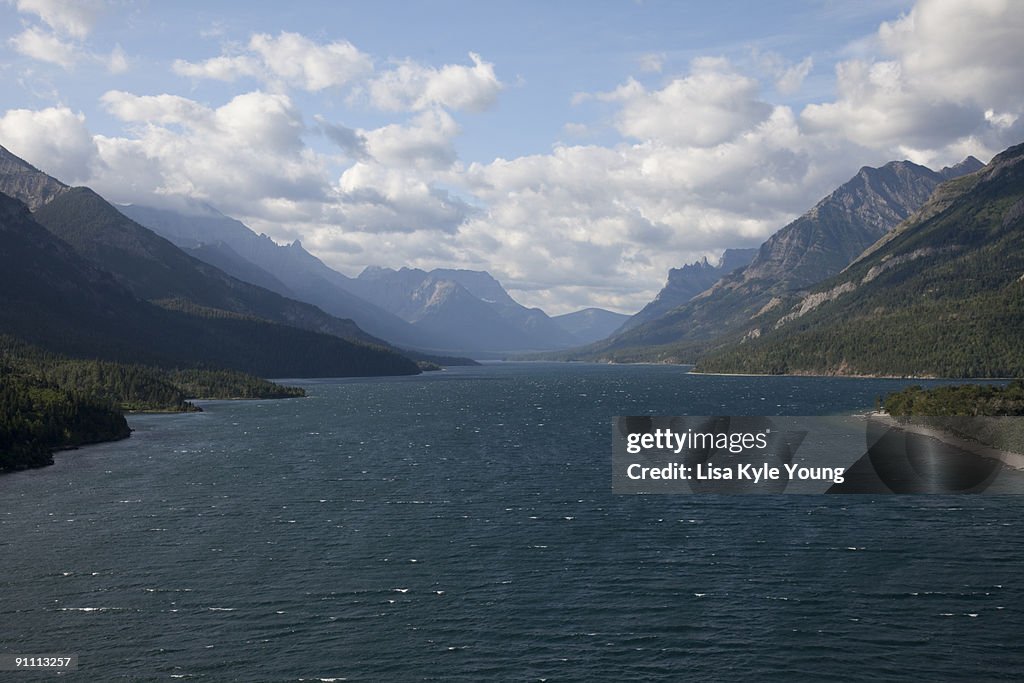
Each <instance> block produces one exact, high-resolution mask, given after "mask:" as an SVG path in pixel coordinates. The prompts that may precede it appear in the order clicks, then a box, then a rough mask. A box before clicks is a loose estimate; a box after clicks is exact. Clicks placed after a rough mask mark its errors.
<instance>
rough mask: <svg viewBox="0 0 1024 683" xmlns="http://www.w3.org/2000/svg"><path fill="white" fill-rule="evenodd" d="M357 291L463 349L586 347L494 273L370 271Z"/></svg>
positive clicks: (354, 287) (355, 286)
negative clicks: (529, 305) (510, 291)
mask: <svg viewBox="0 0 1024 683" xmlns="http://www.w3.org/2000/svg"><path fill="white" fill-rule="evenodd" d="M352 291H353V292H355V293H356V294H358V295H360V296H362V297H363V298H365V299H367V300H368V301H371V302H373V303H375V304H377V305H378V306H380V307H381V308H383V309H385V310H387V311H390V312H392V313H394V314H395V315H397V316H399V317H400V318H402V319H403V320H406V321H407V322H409V323H411V324H412V325H413V326H414V327H416V328H417V329H421V330H424V331H425V332H426V333H428V334H430V335H433V336H435V337H440V336H445V335H447V336H449V337H450V339H451V341H450V342H449V343H455V344H459V345H460V347H459V348H457V349H456V350H459V351H478V352H480V351H482V352H490V353H495V352H497V353H500V352H506V351H520V350H542V349H552V348H565V347H569V346H573V345H577V344H580V343H581V341H580V339H579V338H578V337H576V336H575V335H573V334H572V333H570V332H568V331H567V330H566V329H564V328H563V327H561V326H560V325H559V324H558V323H557V322H555V321H554V320H552V319H551V318H550V317H548V315H547V314H546V313H544V311H542V310H540V309H539V308H527V307H525V306H523V305H521V304H519V303H518V302H516V301H515V300H514V299H513V298H512V297H511V296H509V294H508V292H506V291H505V289H504V288H503V287H502V286H501V284H500V283H499V282H498V281H497V280H495V279H494V278H493V277H491V276H490V275H489V274H488V273H486V272H483V271H474V270H454V269H444V268H438V269H435V270H432V271H429V272H427V271H424V270H420V269H418V268H402V269H400V270H393V269H391V268H373V267H371V268H367V269H365V270H364V271H363V272H362V273H360V274H359V277H358V278H356V279H355V280H354V281H353V282H352Z"/></svg>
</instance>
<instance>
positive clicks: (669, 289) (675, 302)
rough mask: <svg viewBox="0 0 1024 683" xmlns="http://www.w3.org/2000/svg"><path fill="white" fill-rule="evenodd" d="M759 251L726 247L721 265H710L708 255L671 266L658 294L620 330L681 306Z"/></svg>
mask: <svg viewBox="0 0 1024 683" xmlns="http://www.w3.org/2000/svg"><path fill="white" fill-rule="evenodd" d="M756 254H757V249H726V250H725V252H724V253H723V254H722V258H721V260H720V261H719V263H718V265H715V266H713V265H711V264H710V263H708V260H707V259H706V258H705V259H703V260H701V261H696V262H694V263H691V264H689V265H685V266H683V267H682V268H672V269H671V270H669V271H668V281H667V282H666V283H665V286H664V287H663V288H662V290H661V291H660V292H658V296H656V297H655V298H654V300H653V301H651V302H650V303H649V304H647V305H646V306H644V307H643V308H642V309H640V311H639V312H638V313H637V314H636V315H634V316H633V317H631V318H630V319H629V320H627V321H626V322H625V323H624V324H623V325H622V327H621V329H620V330H618V331H619V332H625V331H626V330H629V329H632V328H634V327H637V326H639V325H642V324H644V323H646V322H650V321H652V320H655V319H656V318H660V317H661V316H663V315H665V314H666V313H668V312H669V311H671V310H672V309H673V308H677V307H679V306H682V305H683V304H685V303H686V302H687V301H689V300H690V299H692V298H693V297H695V296H697V295H698V294H700V293H701V292H703V291H704V290H706V289H707V288H709V287H711V285H713V284H715V283H716V282H718V281H719V280H720V279H721V278H722V276H724V275H728V274H729V273H731V272H733V271H734V270H736V269H737V268H742V267H743V266H746V265H747V264H749V263H750V262H751V260H753V258H754V256H755V255H756ZM613 331H615V330H613Z"/></svg>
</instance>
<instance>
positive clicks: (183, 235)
mask: <svg viewBox="0 0 1024 683" xmlns="http://www.w3.org/2000/svg"><path fill="white" fill-rule="evenodd" d="M167 201H168V202H170V201H174V204H173V205H172V206H169V207H162V208H158V207H150V206H140V205H134V204H132V205H127V206H119V207H118V209H119V210H120V211H121V213H123V214H124V215H125V216H127V217H129V218H131V219H132V220H134V221H136V222H138V223H139V224H141V225H144V226H146V227H147V228H149V229H150V230H153V231H154V232H156V233H157V234H159V235H161V236H163V237H165V238H167V239H168V240H170V241H171V242H173V243H174V244H176V245H177V246H179V247H181V248H183V249H187V250H191V249H196V250H198V251H195V252H193V253H194V254H195V255H196V256H197V257H198V258H201V259H203V260H207V259H208V258H209V259H210V260H209V261H207V262H209V263H213V264H214V265H217V266H218V267H220V266H221V265H222V264H224V261H223V258H224V255H223V254H220V253H218V251H222V250H221V249H218V250H212V251H211V250H209V249H204V248H203V247H205V246H206V245H211V244H213V245H217V244H223V245H226V246H227V247H228V248H230V249H231V250H232V251H233V252H234V253H235V255H237V256H238V257H241V258H242V259H244V260H245V261H248V262H249V263H250V264H252V265H251V266H244V267H243V266H241V265H240V264H236V266H235V267H233V268H232V269H231V270H227V269H225V270H226V272H229V273H231V274H232V275H234V276H235V277H238V278H239V279H241V280H244V281H246V282H253V284H260V285H261V286H267V285H266V284H264V283H267V284H273V285H274V286H268V287H267V288H268V289H271V290H272V291H275V292H277V293H278V294H281V295H284V296H288V297H293V298H296V299H298V300H300V301H304V302H306V303H310V304H313V305H314V306H318V307H319V308H321V309H323V310H324V311H326V312H327V313H330V314H331V315H334V316H337V317H341V318H349V319H351V320H353V321H355V323H356V324H357V325H359V327H360V328H362V329H364V330H366V331H367V332H369V333H370V334H372V335H374V336H376V337H380V338H382V339H386V340H388V341H389V342H391V343H392V344H397V345H399V346H408V347H413V348H421V349H424V348H425V349H444V348H446V347H445V342H444V340H443V339H436V338H433V337H431V336H430V335H426V334H424V333H423V331H420V330H416V329H415V328H413V327H412V326H411V325H410V324H409V323H407V322H406V321H404V320H402V319H401V318H399V317H398V316H395V315H394V314H392V313H389V312H388V311H385V310H383V309H381V308H380V307H378V306H375V305H373V304H372V303H370V302H368V301H365V300H364V299H362V298H360V297H358V296H356V295H355V294H353V293H352V291H351V289H350V288H351V287H352V285H351V283H352V278H349V277H346V276H345V275H342V274H341V273H339V272H337V271H335V270H333V269H331V268H329V267H328V266H327V265H325V264H324V263H323V262H322V261H321V260H320V259H318V258H316V257H315V256H313V255H312V254H310V253H309V252H308V251H306V250H305V249H304V248H303V246H302V244H301V243H300V242H299V241H298V240H296V241H294V242H292V243H291V244H289V245H279V244H277V243H276V242H274V240H272V239H271V238H270V237H268V236H266V235H257V234H256V233H255V232H253V231H252V230H251V229H250V228H249V227H248V226H246V225H245V224H244V223H242V222H241V221H237V220H235V219H234V218H230V217H229V216H225V215H224V214H222V213H220V212H219V211H217V210H216V209H214V208H213V207H211V206H209V205H207V204H204V203H202V202H197V201H194V200H189V199H178V200H167ZM253 268H255V269H258V271H255V270H253ZM259 271H261V272H260V274H259V275H258V276H257V277H258V279H259V280H260V282H257V281H255V280H251V279H249V277H252V276H253V274H254V273H257V272H259ZM264 273H265V274H266V275H269V276H270V277H272V278H274V280H275V281H276V282H268V281H267V279H266V275H264Z"/></svg>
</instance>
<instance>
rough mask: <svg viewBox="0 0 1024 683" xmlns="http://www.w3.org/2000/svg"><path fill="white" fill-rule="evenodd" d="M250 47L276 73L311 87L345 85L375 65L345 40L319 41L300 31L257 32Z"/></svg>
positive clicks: (293, 82)
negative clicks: (321, 43)
mask: <svg viewBox="0 0 1024 683" xmlns="http://www.w3.org/2000/svg"><path fill="white" fill-rule="evenodd" d="M249 49H250V50H252V51H253V52H255V53H257V54H258V55H259V56H260V57H261V58H262V60H263V63H264V64H265V65H266V66H267V68H268V69H270V71H271V73H273V74H274V75H275V76H278V77H280V78H282V79H284V80H285V81H286V82H287V83H289V84H290V85H294V86H297V87H300V88H303V89H305V90H311V91H317V90H323V89H324V88H329V87H334V86H340V85H345V84H346V83H349V82H350V81H352V80H354V79H356V78H358V77H360V76H363V75H365V74H367V73H369V72H370V71H371V70H372V69H373V62H372V60H371V59H370V57H369V56H368V55H366V54H364V53H362V52H360V51H359V50H358V49H357V48H356V47H355V46H354V45H352V43H350V42H348V41H344V40H342V41H336V42H333V43H329V44H327V45H317V44H316V43H314V42H313V41H311V40H309V39H308V38H306V37H304V36H301V35H299V34H297V33H288V32H285V31H282V32H281V34H280V35H279V36H278V37H277V38H274V37H271V36H269V35H267V34H258V35H254V36H253V37H252V38H251V39H250V41H249Z"/></svg>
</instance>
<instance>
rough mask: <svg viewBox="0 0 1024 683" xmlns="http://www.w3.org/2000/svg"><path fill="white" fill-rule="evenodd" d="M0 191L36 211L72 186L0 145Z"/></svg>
mask: <svg viewBox="0 0 1024 683" xmlns="http://www.w3.org/2000/svg"><path fill="white" fill-rule="evenodd" d="M0 178H2V179H3V181H2V183H0V192H3V193H4V194H6V195H8V196H10V197H16V198H18V199H20V200H21V201H22V202H24V203H25V204H26V205H28V208H29V209H31V210H32V211H35V210H36V209H38V208H39V207H40V206H42V205H43V204H45V203H47V202H48V201H50V200H51V199H53V198H54V197H56V196H58V195H60V194H63V193H64V192H67V191H68V190H70V189H71V188H70V187H68V186H67V185H65V184H64V183H62V182H60V181H59V180H57V179H56V178H51V177H50V176H48V175H46V174H45V173H43V172H42V171H40V170H39V169H38V168H36V167H35V166H33V165H32V164H30V163H28V162H27V161H25V160H24V159H21V158H20V157H18V156H15V155H14V154H12V153H11V152H10V151H8V149H7V148H6V147H4V146H3V145H0Z"/></svg>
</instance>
